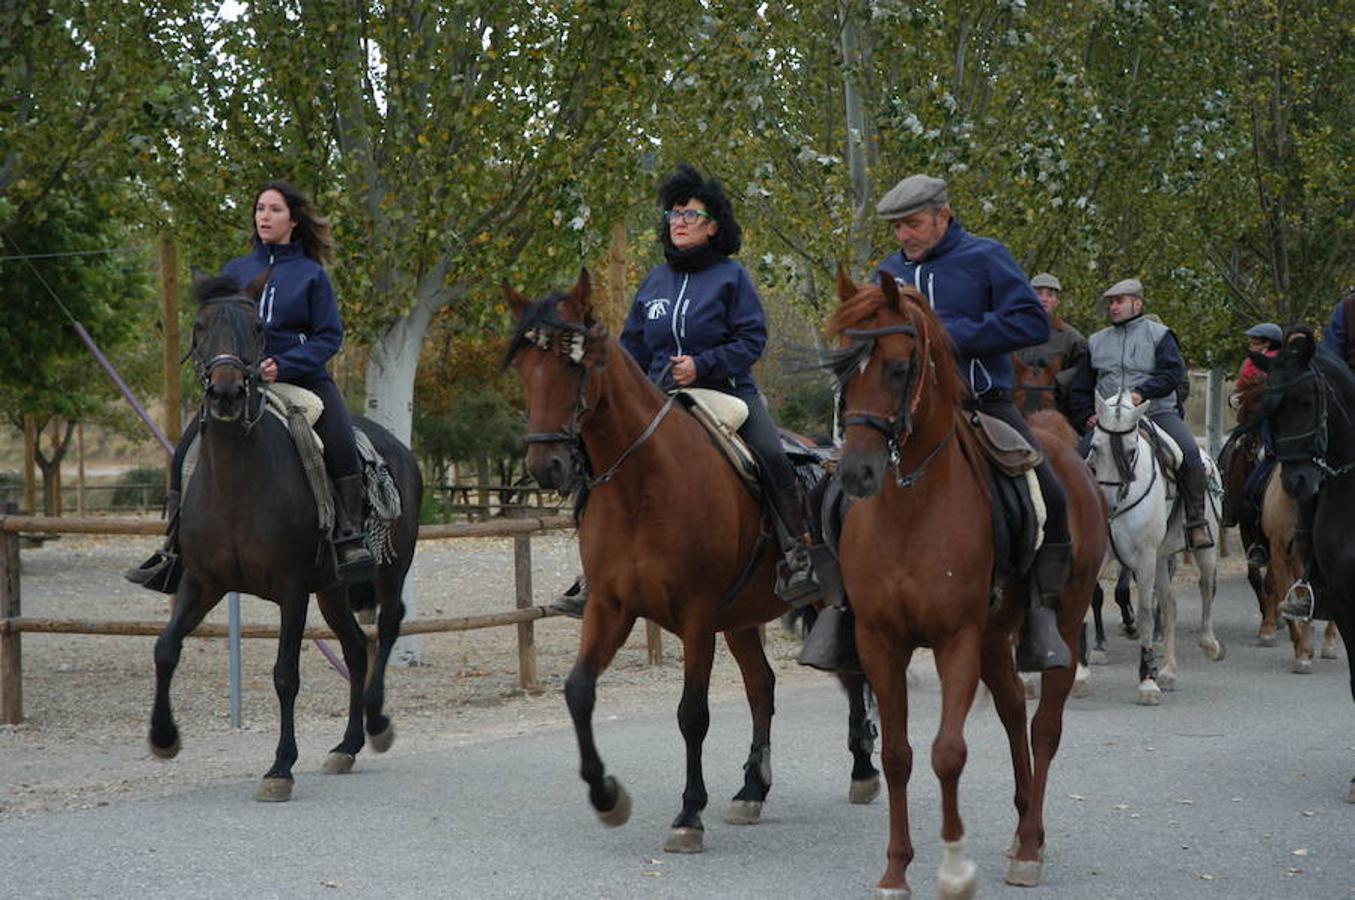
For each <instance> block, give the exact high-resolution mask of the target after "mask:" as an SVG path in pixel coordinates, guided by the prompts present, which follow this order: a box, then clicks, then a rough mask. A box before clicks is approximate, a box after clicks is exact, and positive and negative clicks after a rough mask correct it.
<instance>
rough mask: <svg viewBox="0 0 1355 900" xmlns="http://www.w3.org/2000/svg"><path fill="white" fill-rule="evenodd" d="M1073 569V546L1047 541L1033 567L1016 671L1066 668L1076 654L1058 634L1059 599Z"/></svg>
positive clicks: (1017, 652)
mask: <svg viewBox="0 0 1355 900" xmlns="http://www.w3.org/2000/svg"><path fill="white" fill-rule="evenodd" d="M1072 568H1073V545H1072V544H1071V543H1067V542H1065V543H1062V544H1051V543H1048V542H1046V543H1045V544H1044V545H1043V546H1041V547H1040V550H1039V552H1038V553H1036V554H1035V563H1034V565H1032V566H1031V591H1030V606H1029V608H1028V609H1027V610H1026V621H1025V624H1024V625H1023V626H1022V627H1021V642H1020V643H1019V644H1017V646H1016V668H1017V669H1019V670H1020V671H1022V672H1043V671H1044V670H1046V669H1063V668H1067V667H1068V666H1071V665H1072V664H1073V655H1072V654H1071V653H1069V652H1068V645H1067V644H1066V643H1065V642H1064V640H1063V635H1061V634H1059V600H1060V598H1062V596H1063V589H1064V587H1066V586H1067V584H1068V576H1069V574H1070V573H1071V572H1072Z"/></svg>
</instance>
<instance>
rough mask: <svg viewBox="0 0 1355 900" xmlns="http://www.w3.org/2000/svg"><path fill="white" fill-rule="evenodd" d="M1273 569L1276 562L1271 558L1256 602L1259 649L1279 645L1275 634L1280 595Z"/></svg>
mask: <svg viewBox="0 0 1355 900" xmlns="http://www.w3.org/2000/svg"><path fill="white" fill-rule="evenodd" d="M1275 568H1276V561H1275V559H1274V558H1273V557H1272V559H1271V564H1270V565H1269V566H1267V567H1266V574H1265V577H1264V578H1262V583H1261V586H1262V590H1261V594H1260V595H1259V598H1258V600H1257V602H1258V604H1259V605H1260V607H1261V627H1260V628H1259V629H1257V632H1256V643H1257V645H1259V646H1261V647H1274V646H1275V645H1276V644H1277V643H1279V638H1278V637H1277V633H1278V631H1279V624H1280V599H1281V594H1280V590H1279V580H1278V579H1277V578H1276V575H1275Z"/></svg>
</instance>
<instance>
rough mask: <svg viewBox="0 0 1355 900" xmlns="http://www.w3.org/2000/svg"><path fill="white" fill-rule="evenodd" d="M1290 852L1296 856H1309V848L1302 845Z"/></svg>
mask: <svg viewBox="0 0 1355 900" xmlns="http://www.w3.org/2000/svg"><path fill="white" fill-rule="evenodd" d="M1290 852H1291V853H1292V854H1293V855H1294V856H1307V855H1308V851H1307V849H1306V848H1304V847H1300V848H1299V849H1297V850H1292V851H1290Z"/></svg>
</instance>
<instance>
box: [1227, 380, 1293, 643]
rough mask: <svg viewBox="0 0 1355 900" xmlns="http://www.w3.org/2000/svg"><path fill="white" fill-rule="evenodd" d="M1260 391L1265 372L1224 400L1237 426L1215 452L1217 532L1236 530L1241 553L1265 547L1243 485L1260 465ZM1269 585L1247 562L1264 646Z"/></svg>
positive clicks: (1274, 619)
mask: <svg viewBox="0 0 1355 900" xmlns="http://www.w3.org/2000/svg"><path fill="white" fill-rule="evenodd" d="M1265 391H1266V376H1265V373H1264V372H1262V373H1260V374H1259V377H1254V378H1248V379H1246V380H1244V381H1242V382H1241V385H1240V387H1238V389H1237V390H1236V391H1234V393H1233V395H1232V397H1231V398H1230V400H1229V403H1230V404H1231V405H1232V406H1233V408H1234V411H1235V414H1236V416H1237V423H1238V427H1237V428H1236V429H1234V431H1233V434H1232V435H1231V436H1230V437H1229V438H1228V441H1227V443H1225V444H1224V445H1223V448H1222V449H1220V450H1219V458H1218V463H1219V476H1220V478H1221V479H1222V481H1223V515H1222V521H1221V522H1220V523H1219V524H1220V526H1221V527H1226V526H1229V525H1236V526H1237V534H1238V538H1239V539H1240V540H1241V542H1242V549H1243V551H1244V552H1246V551H1247V550H1248V549H1249V548H1251V547H1253V546H1262V547H1264V546H1265V544H1266V535H1265V532H1264V531H1263V530H1262V528H1261V509H1260V507H1259V506H1258V504H1256V503H1254V502H1252V500H1251V499H1250V498H1248V497H1247V495H1246V486H1247V482H1248V481H1249V480H1250V479H1251V477H1252V473H1254V472H1255V471H1256V468H1257V466H1258V465H1259V463H1260V461H1261V453H1262V448H1261V398H1262V397H1263V396H1264V395H1265ZM1273 580H1274V579H1273V578H1272V576H1271V572H1270V567H1269V566H1268V565H1261V564H1258V562H1257V561H1256V560H1254V559H1252V558H1251V557H1250V556H1249V557H1248V560H1247V583H1248V584H1250V585H1251V589H1252V593H1254V594H1255V595H1256V605H1257V608H1258V609H1259V610H1260V612H1261V626H1260V629H1259V630H1258V632H1257V643H1259V644H1260V645H1261V646H1263V647H1274V646H1275V631H1276V626H1277V624H1278V616H1277V613H1276V609H1277V607H1278V606H1279V601H1278V600H1276V599H1275V597H1274V593H1275V589H1276V586H1275V584H1274V583H1273ZM1281 590H1283V588H1281Z"/></svg>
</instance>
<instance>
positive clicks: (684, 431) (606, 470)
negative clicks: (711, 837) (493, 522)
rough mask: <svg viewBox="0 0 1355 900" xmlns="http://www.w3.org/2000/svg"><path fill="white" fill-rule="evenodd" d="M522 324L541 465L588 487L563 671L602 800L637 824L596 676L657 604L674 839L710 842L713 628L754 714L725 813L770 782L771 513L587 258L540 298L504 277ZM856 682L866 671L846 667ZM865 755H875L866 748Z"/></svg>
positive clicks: (855, 746)
mask: <svg viewBox="0 0 1355 900" xmlns="http://www.w3.org/2000/svg"><path fill="white" fill-rule="evenodd" d="M505 292H506V294H507V296H508V300H509V303H510V305H511V307H512V309H513V312H514V313H515V315H516V316H517V317H518V327H517V332H516V334H515V335H514V338H513V340H512V342H511V343H510V345H509V348H508V354H507V358H508V360H509V361H510V363H511V364H512V365H513V367H514V368H515V369H517V371H518V373H519V375H521V377H522V382H523V386H524V389H525V394H526V398H527V407H528V428H529V430H530V432H531V433H530V434H529V435H528V436H527V438H526V440H527V444H528V449H527V468H528V470H529V471H530V472H531V473H532V475H533V477H534V478H535V479H536V480H537V482H538V483H540V484H541V486H542V487H545V488H554V489H557V490H562V491H570V490H573V489H574V488H576V487H578V486H579V485H580V484H583V485H584V486H585V487H587V489H588V491H589V493H588V496H587V500H586V503H585V505H584V506H583V509H582V512H581V513H580V514H579V526H578V534H579V556H580V557H581V558H582V560H583V570H584V576H585V578H586V580H587V583H588V591H589V597H588V604H587V606H586V607H585V612H584V618H583V626H582V630H581V632H580V635H579V654H578V657H577V659H576V661H575V663H574V668H573V669H572V670H571V671H570V673H569V677H568V679H567V680H566V682H565V700H566V703H567V704H568V706H569V712H570V715H571V717H572V718H573V720H574V730H575V733H576V734H577V736H578V741H579V755H580V757H581V766H580V773H579V774H580V775H581V777H582V778H583V780H584V781H585V782H587V784H588V799H589V801H590V802H591V803H592V806H593V808H594V810H595V811H596V812H597V815H598V818H599V819H601V821H602V822H603V823H604V824H605V825H608V826H611V827H616V826H619V825H623V824H625V822H626V821H627V820H628V819H629V817H630V811H631V801H630V796H629V794H627V792H626V790H625V788H623V787H622V786H621V783H620V782H619V781H618V780H617V779H616V778H615V777H613V776H611V775H609V774H607V772H606V769H605V767H604V766H603V762H602V758H601V756H600V755H599V754H598V749H597V745H596V743H595V741H594V737H593V706H594V702H595V698H596V687H597V679H598V677H599V676H600V675H601V674H602V672H603V671H604V670H605V669H606V668H607V666H608V665H609V664H610V663H611V661H612V658H613V657H614V656H615V655H616V652H617V650H619V649H620V648H621V646H622V645H623V644H624V643H625V641H626V638H627V636H628V635H629V634H630V631H631V628H632V627H633V626H634V624H635V620H636V619H637V618H638V617H641V616H643V617H644V618H646V619H648V620H649V621H651V622H654V623H656V624H658V625H660V626H662V627H663V628H664V629H666V630H667V631H669V632H672V633H673V634H675V635H676V636H677V637H678V638H679V639H680V640H681V641H682V662H683V689H682V700H681V702H680V704H679V705H678V726H679V728H680V729H681V731H682V737H683V740H684V741H685V743H686V750H687V780H686V786H685V789H684V791H683V793H682V808H681V810H680V811H679V813H678V815H677V818H675V819H674V820H673V824H672V830H671V832H670V835H669V839H668V842H667V844H666V846H665V849H666V850H668V851H669V852H676V853H696V852H700V851H701V850H703V849H704V847H705V842H704V826H703V825H702V821H701V812H702V810H704V809H705V807H706V801H707V793H706V783H705V776H704V774H703V770H702V763H701V752H702V744H703V742H704V740H705V737H706V731H707V729H708V727H709V724H710V709H709V704H708V700H707V695H708V689H709V684H710V676H711V666H712V663H713V660H714V654H715V636H716V634H717V633H720V632H723V633H724V637H725V643H726V644H727V645H728V647H729V650H730V652H731V653H732V654H733V656H734V659H735V661H736V662H737V663H738V666H739V671H740V673H741V674H742V676H743V683H744V688H745V691H746V693H747V697H748V705H749V710H750V712H751V714H752V720H753V742H752V748H751V750H750V751H749V754H748V760H747V763H746V764H745V766H744V778H743V787H742V788H741V789H740V790H739V792H738V793H737V794H736V795H735V796H734V799H733V802H732V803H731V805H730V808H729V812H728V813H727V815H726V821H727V822H730V823H733V824H753V823H755V822H757V821H759V819H760V816H761V810H762V804H763V801H764V800H765V799H766V797H767V793H768V791H769V789H770V787H771V780H772V773H771V722H772V713H773V688H774V682H775V677H774V675H773V672H772V669H771V666H770V665H769V664H768V662H767V657H766V655H765V654H764V652H763V649H762V643H761V640H760V638H759V634H758V626H759V625H760V624H762V623H763V622H767V621H769V620H771V619H774V618H776V617H777V616H779V615H781V614H782V613H784V612H786V610H787V607H786V605H785V604H784V603H782V602H781V601H780V600H779V599H777V597H776V595H775V594H774V592H773V586H774V583H775V579H776V571H775V567H776V560H777V559H778V558H779V556H780V554H779V553H777V552H776V550H775V546H774V545H772V546H769V545H768V541H769V540H774V539H772V538H771V537H770V525H769V523H768V522H767V521H765V520H764V516H763V511H762V509H761V507H760V506H759V504H758V502H757V501H756V500H755V499H754V498H753V496H752V494H751V493H750V491H749V490H748V489H747V488H746V487H745V486H744V484H743V483H742V482H741V480H740V478H739V476H738V475H737V474H736V473H735V471H734V469H733V467H732V466H731V465H730V464H729V462H728V461H727V460H726V459H725V457H724V455H723V453H722V452H721V451H720V450H718V449H717V448H716V446H715V445H714V443H713V442H712V440H711V438H710V436H709V434H708V433H707V432H706V430H705V429H704V428H703V427H702V426H701V425H700V424H699V423H698V422H697V421H696V419H695V418H694V417H693V416H692V415H690V414H688V413H687V412H685V411H684V410H683V408H682V407H681V406H677V407H676V408H674V400H673V398H671V397H665V396H664V394H663V393H662V392H661V391H659V389H658V388H656V387H655V386H654V385H653V384H651V383H650V382H649V380H648V379H647V378H646V377H645V374H644V372H642V371H641V370H640V367H639V366H638V365H637V364H636V363H635V361H634V360H633V359H631V357H630V354H628V353H627V352H626V351H625V350H624V349H623V348H622V347H621V345H620V344H619V343H618V342H617V341H616V340H615V339H614V338H612V337H610V336H609V334H608V332H607V329H606V327H605V326H603V325H602V324H600V323H598V322H596V321H595V320H594V319H593V314H592V306H591V301H590V292H591V287H590V280H589V276H588V272H587V270H584V271H583V272H582V273H581V274H580V276H579V279H578V281H577V283H576V284H575V285H574V287H573V289H572V290H571V291H570V293H568V294H557V295H554V296H551V297H548V298H546V299H544V300H541V301H539V302H536V303H533V302H532V301H531V300H529V299H528V298H527V297H525V296H523V295H522V294H520V293H518V292H517V291H515V290H513V289H512V288H510V287H508V286H507V285H505ZM843 684H844V686H846V687H848V694H849V696H853V697H858V698H859V697H860V695H861V689H862V686H861V679H860V678H859V677H856V678H855V679H852V678H851V677H850V676H845V677H844V680H843ZM852 710H853V711H852V719H850V720H849V729H850V730H849V734H850V735H852V736H853V737H855V736H858V735H860V734H862V733H865V734H868V733H869V723H868V720H866V719H865V709H864V706H862V705H860V704H859V703H857V702H856V701H855V700H854V701H853V707H852ZM869 746H870V741H869V740H868V739H867V740H866V741H865V742H864V745H863V743H862V742H860V741H856V740H853V741H852V752H853V755H854V757H855V763H856V765H855V767H854V770H853V776H852V777H853V787H852V795H853V796H854V797H860V798H861V799H863V800H866V801H868V800H869V799H870V797H871V796H873V793H870V792H866V793H868V794H869V796H864V797H863V796H862V794H861V793H860V791H861V789H862V788H863V787H868V783H869V782H870V781H875V782H876V783H877V784H878V773H877V772H876V771H875V769H874V767H873V766H871V765H870V761H869V755H870V749H869ZM863 755H864V760H863V758H862V757H863Z"/></svg>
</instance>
